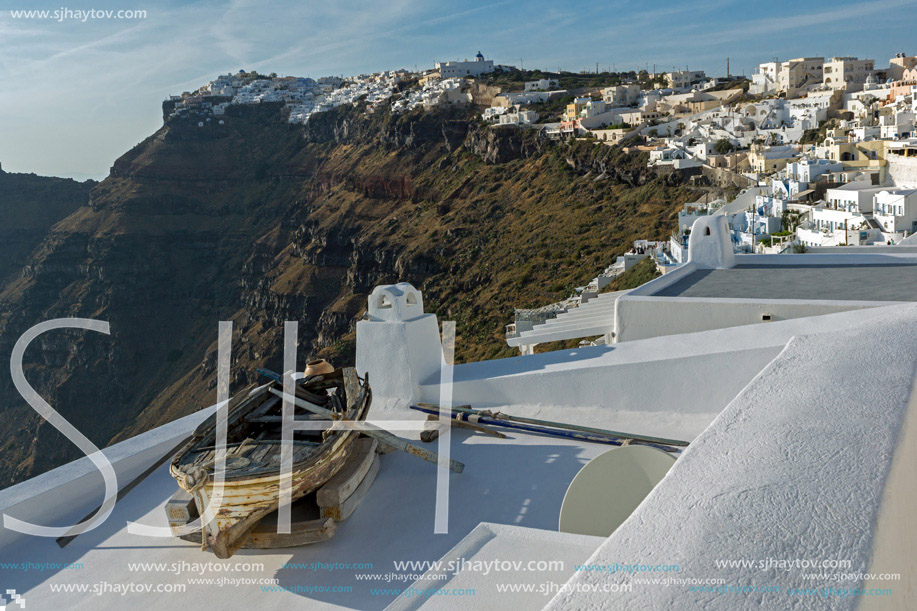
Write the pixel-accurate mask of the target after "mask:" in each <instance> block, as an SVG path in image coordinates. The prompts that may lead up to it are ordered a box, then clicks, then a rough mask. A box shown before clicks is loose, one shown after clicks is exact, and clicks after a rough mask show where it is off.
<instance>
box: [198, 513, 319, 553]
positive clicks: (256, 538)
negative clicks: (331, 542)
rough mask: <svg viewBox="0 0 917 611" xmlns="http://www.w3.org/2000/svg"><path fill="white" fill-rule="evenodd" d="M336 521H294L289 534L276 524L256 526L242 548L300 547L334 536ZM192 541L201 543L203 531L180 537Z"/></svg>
mask: <svg viewBox="0 0 917 611" xmlns="http://www.w3.org/2000/svg"><path fill="white" fill-rule="evenodd" d="M334 532H335V523H334V520H333V519H331V518H318V519H316V520H308V521H306V522H292V523H291V524H290V532H289V533H288V534H277V525H276V524H266V525H264V526H261V525H259V526H256V527H255V528H254V529H253V530H252V532H251V533H250V534H249V536H248V537H247V538H246V539H245V541H244V542H243V543H242V545H241V546H240V549H275V548H280V547H298V546H300V545H308V544H310V543H318V542H319V541H326V540H328V539H330V538H331V537H333V536H334ZM180 538H181V539H182V540H184V541H189V542H191V543H197V544H198V545H200V543H201V531H199V530H198V531H196V532H193V533H189V534H187V535H183V536H182V537H180Z"/></svg>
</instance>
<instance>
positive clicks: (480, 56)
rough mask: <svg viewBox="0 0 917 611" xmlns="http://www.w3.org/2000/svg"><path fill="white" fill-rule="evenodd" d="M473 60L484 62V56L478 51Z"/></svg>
mask: <svg viewBox="0 0 917 611" xmlns="http://www.w3.org/2000/svg"><path fill="white" fill-rule="evenodd" d="M474 58H475V59H477V60H479V61H484V54H483V53H481V52H480V51H478V54H477V55H475V56H474Z"/></svg>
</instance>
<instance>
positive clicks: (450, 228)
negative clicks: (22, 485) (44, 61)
mask: <svg viewBox="0 0 917 611" xmlns="http://www.w3.org/2000/svg"><path fill="white" fill-rule="evenodd" d="M467 112H468V111H465V110H462V109H449V110H444V111H441V112H436V113H422V112H419V111H418V112H413V113H407V114H404V115H398V116H394V115H391V114H389V113H387V112H386V111H385V110H384V109H380V110H377V112H376V113H374V114H371V115H366V114H365V113H364V112H363V111H362V110H361V109H356V108H353V107H341V108H338V109H335V110H334V111H332V112H329V113H324V114H322V115H317V116H315V117H313V119H312V120H310V122H309V124H308V125H307V126H305V127H302V126H295V125H290V124H289V123H287V122H286V121H285V120H284V119H283V117H282V115H281V114H280V110H279V107H277V106H273V105H271V104H261V105H259V106H258V107H250V108H249V107H230V108H229V109H228V112H227V114H226V116H225V119H224V122H225V124H224V125H209V126H207V127H202V128H199V127H198V126H197V124H196V123H192V122H190V121H186V122H183V121H182V120H170V121H169V122H167V124H166V125H165V126H164V127H163V128H162V129H160V130H159V131H157V132H156V133H155V134H153V135H152V136H150V137H149V138H147V139H146V140H144V141H143V142H142V143H140V144H139V145H138V146H136V147H135V148H134V149H132V150H131V151H129V152H128V153H126V154H125V155H123V156H122V157H121V158H120V159H118V160H117V161H116V162H115V164H114V166H113V169H112V174H111V176H109V178H107V179H106V180H105V181H103V182H102V183H100V184H98V185H96V186H95V187H94V188H93V193H92V198H91V202H86V203H87V205H82V206H80V207H77V208H76V210H75V211H73V212H72V214H70V215H69V216H68V217H67V218H64V219H63V220H61V221H60V222H58V223H57V224H56V225H55V226H54V227H53V229H50V230H49V231H47V232H46V235H44V236H43V237H42V239H41V240H40V243H39V244H38V245H36V246H35V248H33V249H32V250H31V253H30V254H29V255H28V257H27V261H26V262H25V266H26V269H28V270H29V272H28V273H24V274H17V275H15V277H11V278H10V279H9V280H8V281H6V282H0V358H7V359H8V358H9V353H10V351H11V349H12V344H13V343H14V341H15V339H16V338H17V337H18V336H19V335H20V334H21V333H22V332H23V331H24V330H26V329H28V328H29V327H30V326H31V325H33V324H35V323H36V322H38V321H40V320H47V319H49V318H55V317H64V316H76V317H84V318H94V319H99V320H107V321H109V323H110V325H111V330H112V332H111V335H110V336H104V335H102V334H92V333H84V332H75V331H74V332H60V333H58V334H55V336H54V338H51V339H49V343H48V344H47V346H45V349H44V350H35V352H34V353H33V352H30V353H29V354H27V357H28V358H29V359H30V360H29V362H28V364H27V367H28V370H29V379H30V382H31V383H33V385H34V386H35V387H36V388H37V389H38V390H39V392H40V393H41V394H42V396H43V397H45V398H46V399H47V400H48V401H49V403H51V404H52V405H54V406H55V408H57V409H58V410H59V411H60V412H61V413H62V414H63V415H64V416H65V417H68V418H71V419H78V420H79V421H80V422H82V423H85V424H86V426H84V427H82V428H83V430H84V431H85V432H86V434H87V435H88V436H89V437H90V439H92V440H93V442H95V443H96V444H97V445H99V446H105V445H108V444H109V443H111V442H112V441H114V440H118V439H123V438H125V437H128V436H130V435H133V434H136V433H139V432H141V431H143V430H147V429H149V428H152V427H154V426H156V425H159V424H162V423H164V422H167V421H170V420H173V419H174V418H176V417H179V416H182V415H185V414H188V413H191V412H192V411H194V410H197V409H200V408H201V407H202V406H206V405H209V404H212V403H213V400H214V396H213V395H214V388H215V384H216V378H215V376H216V370H215V362H216V360H215V359H216V343H215V340H216V329H217V323H218V321H221V320H229V321H232V322H233V330H234V336H233V365H232V387H233V390H234V391H235V390H237V389H238V388H241V387H242V386H244V385H246V384H249V383H251V382H254V381H255V380H256V374H255V372H254V371H255V368H256V367H259V366H268V367H270V368H272V369H278V368H280V367H281V366H282V346H283V342H282V331H283V323H284V321H292V320H295V321H298V322H299V346H300V348H299V354H300V360H301V361H302V362H305V360H306V359H308V358H311V357H314V356H324V357H327V358H330V359H332V360H333V361H334V362H335V363H336V364H339V365H347V364H352V363H353V361H354V346H355V325H356V321H357V320H359V319H360V318H361V317H362V315H363V313H364V310H365V305H366V297H367V295H368V294H369V292H370V291H371V290H372V288H373V287H374V286H376V285H378V284H383V283H392V282H398V281H408V282H411V283H413V284H415V286H417V287H418V288H419V289H421V290H422V291H423V295H424V305H425V309H426V310H427V311H430V312H435V313H436V314H437V315H438V316H439V318H440V320H454V321H456V323H457V328H458V339H457V345H456V351H457V357H458V359H459V361H467V360H477V359H485V358H497V357H504V356H510V355H512V354H514V352H513V350H511V349H510V348H509V347H507V346H506V343H505V338H504V335H503V328H504V325H505V324H506V323H507V322H509V321H510V320H511V319H512V314H513V308H515V307H535V306H540V305H543V304H545V303H549V302H552V301H556V300H558V299H561V298H564V297H567V296H568V295H569V294H570V292H571V291H572V289H573V287H575V286H578V285H581V284H584V283H586V282H588V280H589V279H591V278H592V277H593V276H595V275H596V274H597V273H598V272H599V271H600V270H601V269H603V268H604V267H605V266H606V265H608V263H609V262H611V261H613V260H614V258H615V256H616V255H618V254H620V253H622V252H624V251H625V250H627V249H629V248H630V246H631V243H632V242H633V240H635V239H637V238H649V239H664V238H665V237H666V236H667V235H668V233H669V232H670V230H671V227H672V226H673V225H674V223H675V218H676V212H677V210H678V208H679V207H680V204H681V202H683V201H685V199H686V198H687V199H688V200H691V201H693V200H694V199H696V194H692V193H690V192H689V191H687V190H686V189H685V188H684V187H683V186H681V185H680V184H679V183H678V182H677V180H675V179H673V177H665V178H660V177H657V176H656V175H655V174H654V173H652V172H651V171H650V170H648V169H647V167H646V154H645V153H644V154H640V155H628V154H626V153H624V152H623V151H622V150H621V149H619V148H616V147H609V146H606V145H604V144H599V145H596V144H592V143H586V142H576V143H573V144H552V143H550V142H546V141H544V140H541V139H540V138H538V136H537V134H536V133H534V132H533V131H531V130H512V129H509V130H507V129H503V130H493V129H490V128H487V127H484V126H482V125H480V124H479V123H478V122H477V121H476V120H474V119H473V118H471V117H470V116H469V115H468V114H467ZM676 178H677V177H676ZM99 379H104V380H105V383H104V384H99V383H98V381H99ZM0 406H2V408H0V409H2V410H3V412H2V418H0V434H2V435H3V436H4V438H5V439H9V440H12V441H11V442H10V443H9V444H8V447H6V448H5V451H4V453H3V455H2V456H0V476H2V480H0V481H2V483H7V484H8V483H12V482H15V481H19V480H21V479H23V478H25V477H29V476H33V475H36V474H37V473H40V472H42V471H44V470H46V469H48V468H51V467H53V466H56V465H58V464H61V463H63V462H65V461H67V460H72V459H73V458H75V457H76V456H77V455H78V453H77V451H76V450H75V448H73V447H72V446H71V445H70V444H68V443H66V442H65V440H63V438H62V437H61V436H60V435H59V434H58V433H56V432H55V431H53V430H50V429H49V427H48V426H47V425H45V424H44V423H42V422H41V421H40V420H39V419H38V417H37V416H36V415H35V414H34V413H33V412H32V411H31V410H30V408H28V406H27V405H25V404H24V402H23V401H21V399H20V398H19V397H18V396H17V395H16V393H15V390H14V389H13V388H12V387H11V386H7V387H0Z"/></svg>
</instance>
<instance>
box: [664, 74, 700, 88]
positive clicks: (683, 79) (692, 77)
mask: <svg viewBox="0 0 917 611" xmlns="http://www.w3.org/2000/svg"><path fill="white" fill-rule="evenodd" d="M706 78H707V75H706V74H705V73H704V71H703V70H677V71H675V72H666V73H665V81H666V85H668V86H669V87H671V88H672V89H685V88H687V87H690V86H691V85H694V84H695V83H700V82H703V81H704V80H706Z"/></svg>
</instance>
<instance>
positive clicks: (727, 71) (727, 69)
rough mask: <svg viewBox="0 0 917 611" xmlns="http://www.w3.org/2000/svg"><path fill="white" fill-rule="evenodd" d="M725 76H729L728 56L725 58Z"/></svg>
mask: <svg viewBox="0 0 917 611" xmlns="http://www.w3.org/2000/svg"><path fill="white" fill-rule="evenodd" d="M726 78H729V58H728V57H727V58H726Z"/></svg>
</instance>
